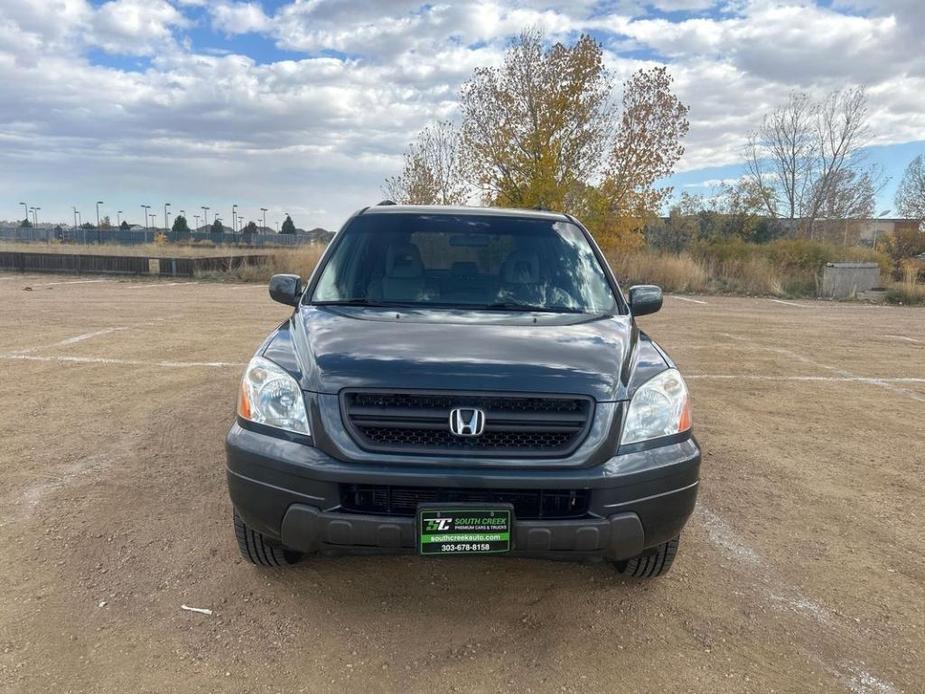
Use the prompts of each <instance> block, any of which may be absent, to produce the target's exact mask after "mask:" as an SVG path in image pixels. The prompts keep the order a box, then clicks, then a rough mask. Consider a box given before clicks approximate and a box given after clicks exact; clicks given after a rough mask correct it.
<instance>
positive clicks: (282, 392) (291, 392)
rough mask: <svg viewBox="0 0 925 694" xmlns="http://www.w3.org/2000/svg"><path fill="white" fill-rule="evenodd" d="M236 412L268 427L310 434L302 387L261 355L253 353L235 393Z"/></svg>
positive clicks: (244, 417)
mask: <svg viewBox="0 0 925 694" xmlns="http://www.w3.org/2000/svg"><path fill="white" fill-rule="evenodd" d="M238 416H239V417H242V418H243V419H247V420H250V421H251V422H256V423H257V424H263V425H265V426H268V427H276V428H277V429H285V430H286V431H294V432H295V433H297V434H305V435H306V436H308V435H310V433H311V432H310V431H309V429H308V416H307V415H306V413H305V400H303V398H302V389H301V388H300V387H299V384H298V383H297V382H296V380H295V379H294V378H293V377H292V376H290V375H289V374H288V373H286V371H285V370H283V369H282V368H281V367H279V366H277V365H276V364H274V363H273V362H272V361H270V360H268V359H264V358H263V357H254V358H253V359H251V362H250V364H248V365H247V370H245V372H244V378H242V379H241V393H240V395H239V396H238Z"/></svg>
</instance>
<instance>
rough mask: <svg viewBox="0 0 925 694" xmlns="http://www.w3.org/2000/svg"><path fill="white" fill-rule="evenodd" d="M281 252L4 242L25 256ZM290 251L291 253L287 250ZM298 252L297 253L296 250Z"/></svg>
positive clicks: (273, 250) (270, 250) (211, 246)
mask: <svg viewBox="0 0 925 694" xmlns="http://www.w3.org/2000/svg"><path fill="white" fill-rule="evenodd" d="M279 250H280V249H278V248H251V247H249V246H241V247H238V246H215V244H212V243H209V242H205V243H200V244H195V245H181V244H156V243H145V244H139V245H134V246H129V245H122V244H118V243H102V244H93V245H89V244H88V245H82V244H76V243H17V242H15V241H0V251H16V252H25V253H64V254H75V255H130V256H153V257H158V256H160V257H168V258H189V257H199V256H217V255H220V256H229V255H267V254H273V253H276V252H277V251H279ZM285 250H286V251H288V250H289V249H288V248H287V249H285ZM296 250H297V249H296Z"/></svg>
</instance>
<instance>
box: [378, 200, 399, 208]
mask: <svg viewBox="0 0 925 694" xmlns="http://www.w3.org/2000/svg"><path fill="white" fill-rule="evenodd" d="M396 204H398V203H396V202H395V201H394V200H383V201H382V202H380V203H377V204H376V207H382V206H383V205H396Z"/></svg>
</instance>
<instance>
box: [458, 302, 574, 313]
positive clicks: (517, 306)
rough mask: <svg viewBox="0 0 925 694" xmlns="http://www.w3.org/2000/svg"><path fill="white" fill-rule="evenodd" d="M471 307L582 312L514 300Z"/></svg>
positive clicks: (546, 311) (541, 311) (493, 309)
mask: <svg viewBox="0 0 925 694" xmlns="http://www.w3.org/2000/svg"><path fill="white" fill-rule="evenodd" d="M473 308H477V309H478V310H483V311H523V312H525V313H532V312H540V313H584V311H582V310H581V309H577V308H571V307H569V306H533V305H531V304H519V303H517V302H516V301H498V302H496V303H494V304H488V305H487V306H479V307H473Z"/></svg>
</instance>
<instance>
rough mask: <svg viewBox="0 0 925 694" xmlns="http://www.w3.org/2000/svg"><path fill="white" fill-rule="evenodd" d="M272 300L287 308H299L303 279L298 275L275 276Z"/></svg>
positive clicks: (271, 279) (271, 294)
mask: <svg viewBox="0 0 925 694" xmlns="http://www.w3.org/2000/svg"><path fill="white" fill-rule="evenodd" d="M270 298H271V299H273V301H278V302H279V303H281V304H286V305H287V306H298V305H299V299H301V298H302V278H301V277H299V276H298V275H273V277H271V278H270Z"/></svg>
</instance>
